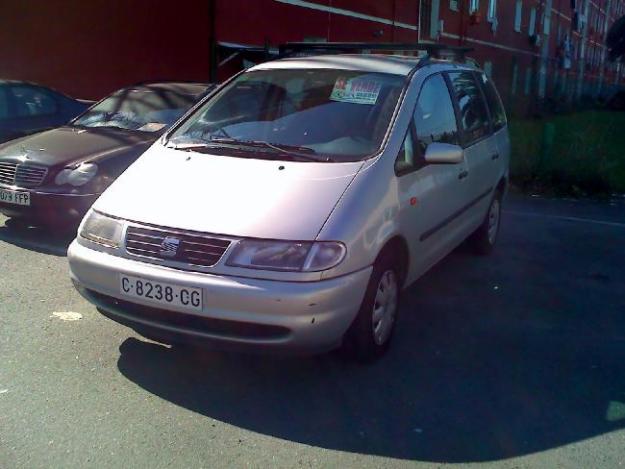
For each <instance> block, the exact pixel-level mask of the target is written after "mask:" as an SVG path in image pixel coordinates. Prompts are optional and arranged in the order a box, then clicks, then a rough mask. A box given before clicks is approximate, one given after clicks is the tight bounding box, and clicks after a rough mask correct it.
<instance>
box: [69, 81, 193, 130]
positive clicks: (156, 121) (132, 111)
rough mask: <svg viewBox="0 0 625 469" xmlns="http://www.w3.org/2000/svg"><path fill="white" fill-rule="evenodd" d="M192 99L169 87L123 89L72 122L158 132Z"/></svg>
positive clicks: (172, 121) (178, 116)
mask: <svg viewBox="0 0 625 469" xmlns="http://www.w3.org/2000/svg"><path fill="white" fill-rule="evenodd" d="M194 102H195V99H194V97H193V96H192V95H187V94H182V93H178V92H173V91H168V90H162V89H126V90H121V91H118V92H116V93H114V94H112V95H111V96H109V97H108V98H106V99H105V100H104V101H102V102H101V103H99V104H97V105H96V106H94V107H93V108H91V109H90V110H88V111H87V112H86V113H85V114H83V115H82V116H80V117H79V118H78V119H76V120H75V121H74V122H73V124H74V125H79V126H84V127H117V128H120V129H128V130H140V131H143V132H158V131H159V130H163V129H164V128H165V127H167V126H169V125H171V124H173V123H174V122H175V121H176V120H178V119H179V118H180V117H181V116H182V115H183V114H184V113H185V111H186V110H187V109H189V108H190V107H191V106H192V105H193V103H194Z"/></svg>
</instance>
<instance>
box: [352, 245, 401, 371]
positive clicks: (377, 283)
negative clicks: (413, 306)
mask: <svg viewBox="0 0 625 469" xmlns="http://www.w3.org/2000/svg"><path fill="white" fill-rule="evenodd" d="M400 290H401V282H400V275H399V271H398V269H397V263H396V262H393V259H392V258H391V257H382V258H380V259H379V260H378V261H377V262H376V263H375V265H374V266H373V272H372V274H371V279H370V280H369V284H368V286H367V291H366V292H365V297H364V299H363V301H362V305H361V306H360V310H359V311H358V315H357V316H356V319H355V320H354V322H353V323H352V325H351V326H350V328H349V330H348V331H347V333H346V334H345V340H344V343H343V348H344V350H345V351H346V352H347V353H348V354H349V355H350V356H351V357H353V358H355V359H357V360H359V361H363V362H368V361H372V360H375V359H376V358H379V357H381V356H382V355H383V354H384V353H385V352H386V350H387V349H388V346H389V344H390V342H391V338H392V336H393V332H394V330H395V323H396V321H397V313H398V311H399V297H400Z"/></svg>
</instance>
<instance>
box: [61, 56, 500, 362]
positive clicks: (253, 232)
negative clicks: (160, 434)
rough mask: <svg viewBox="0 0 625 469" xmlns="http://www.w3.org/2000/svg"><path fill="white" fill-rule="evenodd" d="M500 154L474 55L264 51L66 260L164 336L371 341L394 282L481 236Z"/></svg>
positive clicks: (104, 295)
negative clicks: (469, 58)
mask: <svg viewBox="0 0 625 469" xmlns="http://www.w3.org/2000/svg"><path fill="white" fill-rule="evenodd" d="M508 162H509V139H508V130H507V124H506V116H505V112H504V109H503V107H502V103H501V100H500V98H499V95H498V94H497V91H496V90H495V87H494V86H493V83H492V81H491V80H490V78H489V77H488V76H487V75H486V74H484V73H483V72H482V71H480V70H479V69H478V68H476V66H475V65H471V64H465V63H464V62H462V63H461V62H454V61H451V60H438V59H433V58H427V57H426V58H417V57H406V56H391V55H375V54H365V55H356V54H336V55H318V56H311V57H294V58H286V59H280V60H276V61H272V62H267V63H263V64H261V65H257V66H254V67H252V68H250V69H248V70H246V71H244V72H242V73H240V74H238V75H237V76H235V77H234V78H232V79H230V80H229V81H228V82H226V83H224V84H223V85H222V86H221V87H220V89H219V91H217V92H216V93H215V94H213V95H212V96H210V97H208V98H206V99H205V100H203V101H202V102H201V103H200V104H198V105H196V106H195V107H194V108H193V109H192V110H191V111H190V112H189V113H188V114H187V115H186V116H185V117H184V118H183V119H181V120H180V121H179V122H178V123H177V124H176V125H175V126H174V127H172V128H171V129H170V130H169V131H168V132H167V133H165V134H164V135H163V136H162V137H161V138H160V139H159V140H158V141H157V142H156V143H155V144H154V145H153V146H151V147H150V149H149V150H148V151H147V152H146V153H144V154H143V155H142V156H141V157H140V158H139V159H138V160H137V161H136V162H135V163H134V164H133V165H131V166H130V168H129V169H128V170H126V171H125V172H124V173H123V174H122V175H121V176H120V177H119V178H118V179H117V180H116V181H115V182H114V183H113V184H112V185H111V186H110V187H109V188H108V189H107V190H106V191H105V192H104V193H103V195H102V196H101V197H100V198H99V199H98V200H97V201H96V202H95V204H94V206H93V207H92V208H91V210H90V211H89V212H88V213H87V215H86V216H85V218H84V219H83V221H82V224H81V226H80V228H79V232H78V236H77V239H76V240H75V241H74V242H73V243H72V244H71V246H70V248H69V252H68V257H69V263H70V270H71V277H72V280H73V282H74V284H75V286H76V288H77V289H78V290H79V291H80V292H81V294H82V295H83V296H84V297H85V298H87V299H88V300H89V301H91V302H92V303H93V304H95V305H96V306H97V308H98V310H99V311H100V312H101V313H102V314H104V315H105V316H107V317H109V318H111V319H113V320H115V321H117V322H119V323H122V324H125V325H127V326H130V327H131V328H133V329H134V330H136V331H137V332H138V333H140V334H142V335H144V336H146V337H148V338H151V339H155V340H158V341H161V342H165V343H180V342H182V343H191V342H197V343H203V344H208V345H209V346H212V347H218V348H222V349H240V350H253V351H276V352H278V351H287V352H300V353H301V352H305V353H316V352H322V351H326V350H329V349H333V348H336V347H339V346H342V347H344V348H345V349H346V350H348V351H350V352H351V353H352V354H353V355H354V356H356V357H358V358H361V359H373V358H376V357H378V356H380V355H381V354H382V353H384V351H385V350H386V349H387V348H388V346H389V343H390V341H391V338H392V335H393V330H394V329H395V326H396V324H397V317H398V312H399V311H400V306H399V305H400V296H401V292H402V289H404V288H405V287H406V286H408V285H410V284H411V283H412V282H414V281H415V280H416V279H418V278H419V277H420V276H421V275H422V274H424V273H425V272H426V271H427V270H428V269H429V268H431V267H432V266H433V265H434V264H435V263H437V262H438V261H439V260H441V259H442V258H443V257H444V256H445V255H447V254H448V253H449V252H450V251H452V250H453V249H454V248H455V247H456V246H458V245H459V244H460V243H462V242H463V241H464V240H465V239H467V238H470V241H471V242H472V243H473V244H474V246H475V248H476V250H477V251H478V252H480V253H488V252H489V251H491V250H492V248H493V246H494V245H495V242H496V240H497V237H498V232H499V221H500V213H501V202H502V198H503V196H504V194H505V191H506V184H507V180H508ZM404 313H405V314H417V313H416V312H411V311H405V312H404Z"/></svg>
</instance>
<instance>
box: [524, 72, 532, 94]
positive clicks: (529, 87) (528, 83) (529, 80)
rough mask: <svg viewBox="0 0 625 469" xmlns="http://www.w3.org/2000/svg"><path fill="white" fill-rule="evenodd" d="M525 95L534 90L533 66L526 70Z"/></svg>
mask: <svg viewBox="0 0 625 469" xmlns="http://www.w3.org/2000/svg"><path fill="white" fill-rule="evenodd" d="M524 91H525V96H529V94H530V92H531V91H532V67H528V68H527V70H525V90H524Z"/></svg>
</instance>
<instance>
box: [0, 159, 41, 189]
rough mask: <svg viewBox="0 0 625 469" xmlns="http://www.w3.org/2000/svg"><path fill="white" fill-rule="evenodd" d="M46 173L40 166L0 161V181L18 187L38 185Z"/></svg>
mask: <svg viewBox="0 0 625 469" xmlns="http://www.w3.org/2000/svg"><path fill="white" fill-rule="evenodd" d="M47 173H48V169H47V168H44V167H42V166H34V165H32V164H29V163H10V162H6V161H0V183H2V184H8V185H10V186H19V187H37V186H40V185H41V183H42V182H43V180H44V179H45V177H46V174H47Z"/></svg>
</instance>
